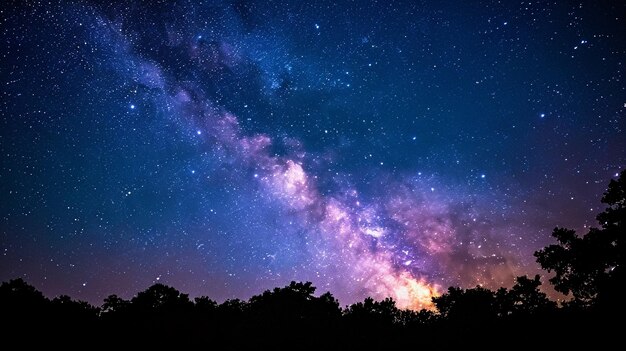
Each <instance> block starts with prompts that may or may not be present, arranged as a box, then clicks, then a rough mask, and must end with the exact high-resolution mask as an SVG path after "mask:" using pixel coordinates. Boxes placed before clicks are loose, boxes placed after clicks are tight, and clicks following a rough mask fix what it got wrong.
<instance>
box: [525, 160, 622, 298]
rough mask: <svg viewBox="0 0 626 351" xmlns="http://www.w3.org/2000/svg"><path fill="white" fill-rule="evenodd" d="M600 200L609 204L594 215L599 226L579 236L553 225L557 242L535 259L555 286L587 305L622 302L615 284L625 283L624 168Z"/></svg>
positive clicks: (536, 255)
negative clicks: (550, 276)
mask: <svg viewBox="0 0 626 351" xmlns="http://www.w3.org/2000/svg"><path fill="white" fill-rule="evenodd" d="M601 201H602V203H604V204H606V205H608V208H606V209H605V210H604V211H603V212H602V213H600V214H599V215H598V216H597V219H598V221H599V222H600V224H601V226H602V228H600V229H598V228H591V229H590V230H589V232H588V233H587V234H586V235H584V236H582V237H580V236H578V235H577V234H576V232H575V231H574V230H571V229H565V228H555V229H554V231H553V233H552V236H554V237H555V238H556V239H557V242H558V243H557V244H554V245H549V246H547V247H546V248H544V249H542V250H539V251H537V252H535V257H536V258H537V262H539V264H540V265H541V267H542V268H543V269H546V270H547V271H548V272H552V271H554V273H555V276H554V277H553V278H551V279H550V282H551V283H552V284H554V288H555V289H556V290H557V291H559V292H562V293H564V294H566V295H567V294H570V293H571V294H572V295H573V298H574V299H573V303H574V304H577V305H582V306H590V305H592V304H593V303H594V302H597V301H600V300H601V301H604V302H605V303H607V304H609V303H622V302H621V299H619V296H617V294H616V291H619V290H616V288H617V287H619V286H623V285H622V284H623V283H624V250H625V246H626V245H625V243H624V240H625V236H626V228H625V224H626V170H624V171H622V172H621V174H620V176H619V178H618V179H617V180H611V182H610V183H609V186H608V189H607V191H606V192H605V193H604V196H603V197H602V200H601Z"/></svg>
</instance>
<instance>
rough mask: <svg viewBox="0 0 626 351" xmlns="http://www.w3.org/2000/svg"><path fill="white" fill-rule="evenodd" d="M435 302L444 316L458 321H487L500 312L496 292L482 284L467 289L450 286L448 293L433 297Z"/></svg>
mask: <svg viewBox="0 0 626 351" xmlns="http://www.w3.org/2000/svg"><path fill="white" fill-rule="evenodd" d="M433 303H434V304H435V306H436V307H437V309H438V310H439V313H440V314H441V316H442V317H443V318H445V319H447V320H449V321H453V322H458V323H468V322H470V321H472V322H487V321H491V320H493V319H495V318H496V317H497V314H498V313H497V306H498V304H497V303H496V295H495V293H494V292H493V291H491V290H489V289H485V288H483V287H481V286H476V287H475V288H472V289H467V290H463V289H461V288H456V287H450V288H448V292H447V293H445V294H442V295H441V296H438V297H433Z"/></svg>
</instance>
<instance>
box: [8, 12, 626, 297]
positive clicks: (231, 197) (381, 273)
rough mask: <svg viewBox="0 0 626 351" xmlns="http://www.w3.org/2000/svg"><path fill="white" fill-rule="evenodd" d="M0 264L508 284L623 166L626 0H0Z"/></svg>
mask: <svg viewBox="0 0 626 351" xmlns="http://www.w3.org/2000/svg"><path fill="white" fill-rule="evenodd" d="M0 8H1V12H0V18H1V21H0V36H1V38H0V39H1V40H0V54H1V56H0V60H1V61H0V62H1V65H0V78H1V79H0V84H1V99H0V250H1V251H2V252H1V253H2V254H1V255H0V279H2V280H7V279H11V278H15V277H22V278H24V279H26V280H27V281H28V282H30V283H32V284H34V285H35V286H36V287H37V288H39V289H41V290H42V291H43V292H44V293H46V294H47V295H49V296H55V295H59V294H68V295H70V296H72V297H75V298H79V299H83V300H87V301H89V302H92V303H95V304H100V303H101V301H102V299H103V298H104V297H106V296H107V295H109V294H113V293H115V294H118V295H120V296H122V297H125V298H128V297H131V296H132V295H133V294H135V293H136V292H137V291H140V290H143V289H145V288H146V287H147V286H149V285H151V284H153V283H156V282H161V283H165V284H169V285H172V286H174V287H176V288H178V289H179V290H181V291H183V292H188V293H190V294H191V295H192V296H199V295H208V296H210V297H212V298H214V299H217V300H218V301H223V300H224V299H229V298H248V297H250V296H251V295H253V294H256V293H260V292H261V291H263V290H264V289H268V288H273V287H276V286H282V285H285V284H288V283H289V281H291V280H297V281H312V282H313V284H314V285H315V286H317V287H318V289H319V291H320V292H322V291H327V290H329V291H331V292H332V293H333V294H334V295H335V296H336V297H338V298H339V300H340V302H341V303H342V304H343V305H345V304H348V303H353V302H356V301H359V300H362V299H363V298H364V297H367V296H372V297H374V298H377V299H379V298H384V297H387V296H391V297H393V298H394V299H395V300H396V301H397V302H398V305H400V306H401V307H411V308H420V307H427V306H428V302H429V299H430V297H431V296H432V295H433V294H436V293H438V292H441V291H444V290H445V289H446V288H447V287H448V286H452V285H454V286H462V287H471V286H475V285H477V284H481V285H484V286H486V287H490V288H497V287H500V286H510V285H512V284H513V282H514V277H515V276H517V275H523V274H535V273H538V272H540V271H539V268H538V266H537V264H536V263H535V261H534V258H533V256H532V254H533V252H534V251H535V250H537V249H540V248H542V247H544V246H545V245H547V244H550V243H552V242H553V241H552V238H551V236H550V234H551V231H552V229H553V228H554V227H555V226H557V225H558V226H567V227H571V228H576V229H578V230H581V231H582V230H584V229H585V228H588V227H589V226H593V225H594V224H595V219H594V218H595V215H596V214H597V213H598V212H600V211H602V209H603V207H602V206H601V204H600V201H599V200H600V197H601V194H602V192H603V191H604V189H605V187H606V185H607V183H608V181H609V179H611V178H613V177H616V176H617V173H618V172H619V171H620V170H622V169H623V168H624V167H625V166H626V133H625V131H624V128H625V127H626V123H625V118H624V115H625V113H626V85H625V84H624V69H625V67H624V66H625V63H626V31H625V30H624V28H626V22H625V20H626V19H625V16H626V3H625V2H623V1H601V2H595V1H581V2H571V1H190V0H187V1H141V0H133V1H125V2H113V3H112V4H108V3H106V2H102V1H86V0H85V1H61V2H52V3H48V2H40V1H4V2H2V5H0Z"/></svg>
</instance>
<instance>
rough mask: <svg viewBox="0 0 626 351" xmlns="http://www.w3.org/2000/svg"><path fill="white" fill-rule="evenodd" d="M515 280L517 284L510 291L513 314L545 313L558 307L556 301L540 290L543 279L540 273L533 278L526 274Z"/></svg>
mask: <svg viewBox="0 0 626 351" xmlns="http://www.w3.org/2000/svg"><path fill="white" fill-rule="evenodd" d="M515 280H516V283H515V285H513V287H512V288H511V290H509V291H508V295H509V298H508V300H509V301H511V304H512V305H511V307H512V313H513V314H515V313H523V314H533V313H544V312H546V311H548V310H551V309H554V308H556V303H555V302H554V301H551V300H550V299H548V296H547V295H546V293H544V292H543V291H540V290H539V287H540V286H541V280H540V278H539V275H538V274H537V275H535V277H534V278H533V279H530V278H528V277H527V276H525V275H524V276H521V277H517V278H516V279H515ZM496 295H498V294H497V293H496Z"/></svg>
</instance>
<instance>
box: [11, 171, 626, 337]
mask: <svg viewBox="0 0 626 351" xmlns="http://www.w3.org/2000/svg"><path fill="white" fill-rule="evenodd" d="M601 202H602V203H603V204H605V205H606V206H607V207H606V209H605V210H604V211H603V212H601V213H600V214H598V215H597V220H598V222H599V225H600V227H599V228H591V229H589V231H588V232H587V233H585V234H584V235H578V234H577V233H576V232H575V231H574V230H571V229H567V228H555V229H554V231H553V233H552V235H553V237H554V238H555V239H556V243H555V244H553V245H549V246H547V247H545V248H543V249H541V250H539V251H537V252H536V253H535V257H536V259H537V262H538V263H539V265H540V266H541V267H542V268H543V269H544V270H546V271H547V273H548V276H550V278H549V279H548V281H549V283H551V284H552V285H553V286H554V289H555V290H556V291H558V292H561V293H563V294H565V295H566V296H568V297H569V298H570V299H569V300H566V301H563V302H561V303H559V304H557V302H555V301H552V300H550V299H549V298H548V296H547V295H546V294H545V293H544V292H543V291H541V290H540V287H541V285H542V281H541V277H540V276H539V275H535V276H533V277H528V276H520V277H517V278H516V281H515V284H514V285H513V286H512V287H511V288H510V289H507V288H499V289H497V290H496V291H492V290H489V289H486V288H483V287H481V286H476V287H474V288H469V289H463V288H460V287H450V288H449V289H448V290H447V291H446V292H445V293H443V294H442V295H440V296H437V297H434V298H433V303H434V309H433V310H421V311H413V310H403V309H399V308H398V307H396V303H395V301H394V300H393V299H391V298H387V299H384V300H382V301H375V300H374V299H372V298H366V299H365V300H364V301H362V302H357V303H354V304H352V305H349V306H346V307H344V308H342V307H341V306H340V304H339V301H337V299H336V298H335V297H334V296H333V295H332V294H331V293H330V292H325V293H323V294H321V295H316V290H317V289H316V288H315V287H314V286H313V285H312V283H311V282H291V283H290V284H289V285H287V286H284V287H277V288H274V289H273V290H267V291H264V292H262V293H261V294H259V295H255V296H253V297H251V298H250V299H249V300H248V301H243V300H239V299H231V300H226V301H224V302H223V303H217V302H216V301H214V300H212V299H211V298H210V297H207V296H202V297H196V298H195V299H193V300H192V299H190V298H189V296H188V295H187V294H184V293H181V292H180V291H178V290H177V289H175V288H173V287H170V286H167V285H164V284H155V285H152V286H150V287H149V288H147V289H146V290H144V291H141V292H139V293H137V295H135V296H134V297H133V298H131V299H130V300H125V299H123V298H120V297H118V296H116V295H110V296H108V297H107V298H105V299H104V301H103V304H102V305H101V306H92V305H90V304H89V303H87V302H84V301H77V300H73V299H72V298H71V297H69V296H66V295H62V296H59V297H56V298H53V299H49V298H47V297H45V296H44V295H43V294H42V293H41V292H40V291H38V290H37V289H36V288H35V287H33V286H31V285H29V284H28V283H27V282H26V281H24V280H23V279H21V278H17V279H14V280H10V281H8V282H4V283H2V285H1V286H0V316H2V317H1V318H2V325H3V326H4V327H3V329H4V330H3V331H4V333H3V334H4V335H6V336H32V335H41V336H47V338H46V339H45V340H46V342H63V343H71V342H72V341H76V340H78V339H82V338H89V339H93V340H101V341H102V342H103V343H107V342H112V343H113V342H115V341H116V340H135V341H137V342H145V343H148V342H158V340H171V341H177V342H179V343H183V344H201V345H210V344H213V345H223V343H227V344H228V345H230V346H232V347H238V346H239V347H270V346H273V347H281V348H282V347H285V348H286V347H296V346H297V345H300V346H302V345H304V346H306V347H307V348H311V347H341V346H346V347H350V348H353V347H356V346H379V347H390V346H400V345H417V344H419V345H433V346H435V345H436V346H442V345H443V346H446V345H448V346H451V345H467V344H468V343H475V342H476V340H477V339H479V338H485V339H488V340H490V341H491V342H497V341H499V340H509V341H510V340H515V342H516V344H517V345H529V346H533V345H535V344H536V342H537V340H538V339H537V338H540V337H541V338H542V340H543V342H544V343H553V344H555V345H560V346H563V345H565V344H571V345H578V346H580V345H582V344H581V343H587V342H590V343H593V344H594V345H599V344H601V343H602V342H611V340H615V339H617V338H618V336H619V334H618V333H617V328H618V327H617V323H614V322H613V320H614V319H615V318H617V317H621V316H622V313H623V311H624V298H623V297H622V296H620V295H621V293H622V287H623V286H624V250H625V249H624V248H625V246H626V244H625V243H624V236H625V233H626V228H625V219H626V170H624V171H622V172H621V174H620V175H619V178H618V179H616V180H611V181H610V183H609V185H608V188H607V190H606V192H605V193H604V194H603V197H602V199H601ZM576 331H584V332H582V333H577V332H576ZM450 335H452V336H453V337H450ZM296 342H297V343H298V344H295V343H296Z"/></svg>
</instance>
